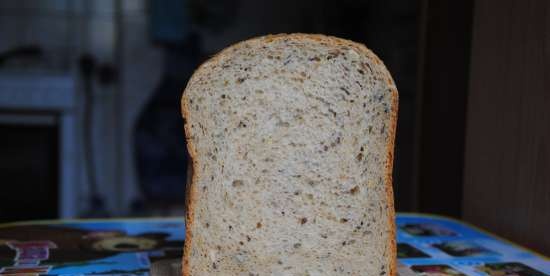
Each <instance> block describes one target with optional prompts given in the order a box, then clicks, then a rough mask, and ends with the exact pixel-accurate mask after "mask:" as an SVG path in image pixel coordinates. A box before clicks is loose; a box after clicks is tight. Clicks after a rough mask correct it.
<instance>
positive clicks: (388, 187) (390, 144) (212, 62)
mask: <svg viewBox="0 0 550 276" xmlns="http://www.w3.org/2000/svg"><path fill="white" fill-rule="evenodd" d="M281 40H284V41H299V42H308V41H309V42H311V43H319V44H322V45H327V46H329V47H333V48H335V49H338V48H342V47H345V48H350V49H353V50H354V51H356V52H358V53H359V54H360V55H362V56H365V57H368V59H369V62H368V66H369V69H370V70H372V73H373V74H375V75H376V76H377V77H378V78H380V79H382V80H383V81H384V82H385V83H386V85H387V87H388V90H389V91H390V94H391V95H390V98H391V102H392V104H391V105H390V109H391V110H390V112H389V116H390V120H389V123H388V124H387V126H386V128H387V133H388V141H387V143H386V146H387V148H386V151H385V152H386V154H387V157H386V163H385V172H384V173H383V175H384V180H383V182H384V185H385V192H386V196H387V204H388V206H387V207H388V208H387V209H388V214H387V218H388V221H387V224H388V225H389V229H390V234H389V236H390V237H391V245H390V251H391V252H390V253H389V254H388V255H387V258H388V263H390V266H389V271H387V275H389V276H395V275H396V263H395V262H396V245H395V214H394V206H393V191H392V175H391V174H392V166H393V165H392V163H393V162H392V160H393V149H394V136H395V128H396V120H397V118H396V116H397V115H396V114H397V106H398V104H397V102H398V94H397V89H396V87H395V84H394V81H393V79H392V77H391V75H390V74H389V72H388V71H387V69H386V68H385V66H384V64H383V63H382V61H380V59H379V58H378V57H377V56H376V55H375V54H374V53H373V52H372V51H370V50H369V49H368V48H366V47H365V46H364V45H362V44H359V43H356V42H353V41H349V40H345V39H341V38H336V37H331V36H325V35H317V34H299V33H297V34H278V35H267V36H262V37H257V38H252V39H249V40H246V41H243V42H240V43H237V44H234V45H232V46H230V47H228V48H226V49H224V50H223V51H221V52H220V53H218V54H216V55H215V56H213V57H212V58H211V59H209V60H208V61H206V62H205V63H203V64H202V65H201V66H200V67H199V68H198V69H197V70H196V71H195V73H194V74H193V76H192V78H191V79H190V81H189V83H188V85H187V88H186V90H185V92H184V94H183V97H182V101H181V107H182V113H183V117H184V121H185V132H186V139H187V145H188V150H189V153H190V155H191V158H192V160H193V177H192V184H191V185H190V186H189V187H188V191H187V200H188V203H187V204H188V205H187V214H186V223H187V226H186V243H185V249H184V258H183V275H184V276H191V274H190V267H189V259H190V254H191V248H192V244H193V230H192V229H193V224H194V212H195V206H196V203H197V202H196V200H197V198H196V194H197V185H196V182H197V180H198V178H199V177H200V176H201V173H202V172H201V168H200V167H199V164H200V159H201V158H206V157H205V156H202V155H199V154H198V152H197V149H196V145H195V142H194V141H193V139H192V137H193V131H194V130H192V129H191V124H190V123H189V121H188V120H189V118H190V109H191V107H190V102H189V101H190V99H189V98H188V97H187V91H188V90H189V89H190V87H191V86H192V85H197V82H198V80H199V79H201V78H202V77H204V76H206V75H208V73H209V72H210V71H211V70H212V66H216V65H220V64H222V63H223V61H224V60H225V59H227V58H229V57H231V56H232V55H233V54H234V52H235V51H236V50H237V49H240V48H242V47H250V45H258V44H264V43H265V44H269V43H272V42H277V41H281ZM193 276H196V275H193Z"/></svg>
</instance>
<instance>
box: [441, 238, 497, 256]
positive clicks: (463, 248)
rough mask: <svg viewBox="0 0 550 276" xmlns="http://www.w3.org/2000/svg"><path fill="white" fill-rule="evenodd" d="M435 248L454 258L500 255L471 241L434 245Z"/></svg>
mask: <svg viewBox="0 0 550 276" xmlns="http://www.w3.org/2000/svg"><path fill="white" fill-rule="evenodd" d="M432 246H433V247H435V248H437V249H439V250H441V251H443V252H445V253H447V254H448V255H451V256H453V257H479V256H488V255H498V254H497V253H495V252H493V251H491V250H489V249H487V248H485V247H483V246H481V245H478V244H476V243H474V242H470V241H449V242H442V243H434V244H432Z"/></svg>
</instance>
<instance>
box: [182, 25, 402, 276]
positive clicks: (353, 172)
mask: <svg viewBox="0 0 550 276" xmlns="http://www.w3.org/2000/svg"><path fill="white" fill-rule="evenodd" d="M182 110H183V115H184V118H185V121H186V123H185V129H186V135H187V139H188V148H189V151H190V154H191V156H192V158H193V169H194V170H193V171H194V175H193V183H192V185H191V187H190V188H189V192H188V198H189V203H188V213H187V233H186V234H187V237H186V244H185V251H184V260H183V262H184V263H183V270H184V275H186V276H202V275H205V276H208V275H246V276H250V275H369V276H384V275H389V276H394V275H395V259H396V252H395V225H394V207H393V195H392V188H391V170H392V160H393V142H394V132H395V123H396V111H397V89H396V87H395V84H394V82H393V80H392V78H391V76H390V74H389V73H388V71H387V70H386V68H385V66H384V65H383V63H382V62H381V61H380V60H379V59H378V58H377V57H376V56H375V55H374V54H373V53H372V52H371V51H370V50H368V49H367V48H366V47H365V46H363V45H361V44H358V43H354V42H351V41H348V40H343V39H339V38H335V37H329V36H323V35H307V34H289V35H286V34H284V35H274V36H264V37H259V38H254V39H251V40H247V41H244V42H241V43H238V44H236V45H233V46H231V47H229V48H227V49H225V50H223V51H222V52H221V53H219V54H218V55H216V56H215V57H213V58H212V59H210V60H209V61H207V62H205V63H204V64H203V65H202V66H201V67H200V68H199V69H198V70H197V71H196V72H195V74H194V75H193V77H192V78H191V80H190V81H189V83H188V85H187V88H186V89H185V92H184V95H183V98H182Z"/></svg>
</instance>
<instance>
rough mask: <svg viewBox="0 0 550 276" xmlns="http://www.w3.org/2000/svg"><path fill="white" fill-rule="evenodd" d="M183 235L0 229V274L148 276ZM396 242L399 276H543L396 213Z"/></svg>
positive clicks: (86, 224) (540, 268)
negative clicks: (406, 272) (407, 273)
mask: <svg viewBox="0 0 550 276" xmlns="http://www.w3.org/2000/svg"><path fill="white" fill-rule="evenodd" d="M184 229H185V226H184V224H183V219H182V218H167V219H131V220H95V221H64V222H51V221H50V222H28V223H18V224H5V225H0V275H14V276H16V275H126V276H129V275H149V273H150V268H151V267H152V266H153V267H159V266H158V265H162V264H164V263H169V262H170V261H172V262H178V260H179V259H180V258H181V253H182V248H183V243H184V238H185V237H184V233H185V231H184ZM397 240H398V243H397V247H398V258H399V261H400V266H401V270H402V272H401V274H403V275H404V274H405V272H404V271H405V270H408V271H409V272H410V271H411V270H412V271H413V272H414V273H416V274H417V275H429V276H432V275H439V276H444V275H455V276H469V275H479V276H484V275H490V276H550V260H549V259H547V258H545V257H543V256H539V255H537V254H535V253H532V252H530V251H528V250H526V249H523V248H520V247H518V246H516V245H513V244H511V243H509V242H506V241H504V240H501V239H499V238H496V237H494V236H492V235H490V234H488V233H485V232H482V231H480V230H477V229H475V228H473V227H471V226H468V225H465V224H463V223H461V222H458V221H454V220H450V219H446V218H441V217H434V216H427V215H413V214H400V215H398V218H397ZM160 267H162V266H160ZM414 273H413V274H414Z"/></svg>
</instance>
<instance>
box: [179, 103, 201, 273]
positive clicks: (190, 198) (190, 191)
mask: <svg viewBox="0 0 550 276" xmlns="http://www.w3.org/2000/svg"><path fill="white" fill-rule="evenodd" d="M181 110H182V115H183V118H184V121H185V123H184V128H185V136H186V140H187V150H188V151H189V156H190V157H191V160H192V164H193V169H192V170H191V171H192V173H193V176H192V180H191V183H190V184H189V185H190V186H189V187H188V188H187V190H186V193H187V194H186V201H187V202H186V204H187V206H186V207H187V208H186V214H185V216H186V218H185V221H186V222H185V245H184V249H183V254H184V258H183V260H182V261H183V263H182V270H183V275H184V276H189V265H188V264H189V256H188V254H190V253H191V241H192V237H193V233H192V232H191V225H192V224H193V214H194V204H193V203H194V198H195V185H194V183H195V181H196V178H197V176H198V173H197V168H198V166H197V164H198V161H197V160H198V159H197V152H196V149H195V147H194V145H193V143H192V141H191V134H190V131H191V127H190V125H189V122H188V120H189V108H188V103H187V101H186V100H185V98H182V101H181Z"/></svg>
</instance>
